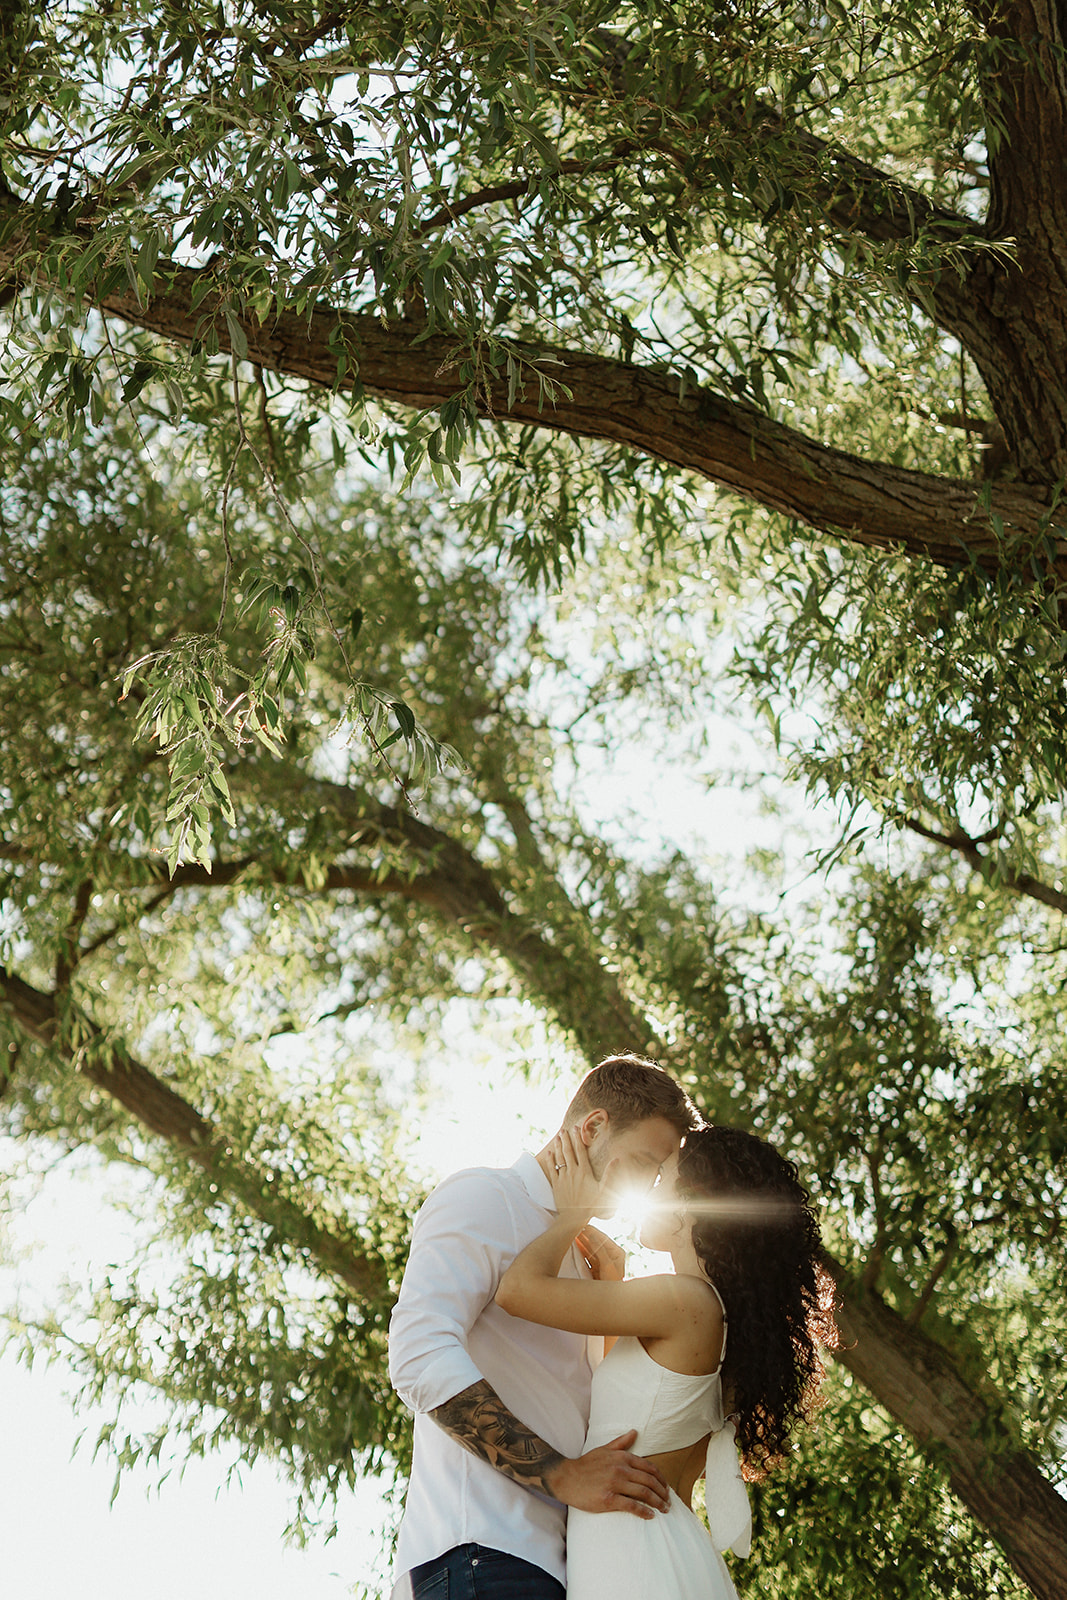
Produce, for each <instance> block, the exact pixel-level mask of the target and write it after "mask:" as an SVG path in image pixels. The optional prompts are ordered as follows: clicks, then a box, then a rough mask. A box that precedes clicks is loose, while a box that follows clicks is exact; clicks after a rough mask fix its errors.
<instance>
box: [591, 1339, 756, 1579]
mask: <svg viewBox="0 0 1067 1600" xmlns="http://www.w3.org/2000/svg"><path fill="white" fill-rule="evenodd" d="M725 1353H726V1341H725V1329H724V1338H723V1354H724V1355H725ZM721 1370H722V1366H721V1360H720V1366H719V1369H718V1371H716V1372H713V1373H711V1374H709V1375H707V1376H702V1377H690V1376H688V1375H686V1374H685V1373H681V1372H670V1371H669V1370H668V1369H667V1368H666V1367H661V1366H660V1365H659V1364H658V1363H657V1362H655V1361H653V1359H652V1357H651V1356H650V1355H649V1354H648V1352H647V1351H646V1350H645V1348H644V1346H643V1345H642V1344H641V1342H640V1341H639V1340H638V1339H634V1338H624V1339H620V1340H619V1341H618V1342H617V1343H616V1344H615V1345H614V1346H613V1347H612V1349H611V1350H610V1351H609V1353H608V1354H607V1356H606V1357H605V1358H604V1360H603V1361H602V1362H601V1364H600V1366H599V1367H598V1368H597V1370H596V1372H595V1374H594V1376H593V1393H592V1400H591V1406H590V1413H589V1431H588V1433H587V1434H586V1440H585V1448H586V1449H587V1450H593V1449H596V1448H597V1446H599V1445H603V1444H608V1443H609V1442H610V1440H612V1439H617V1438H618V1436H619V1435H620V1434H621V1433H625V1432H626V1431H627V1429H629V1428H636V1429H637V1439H636V1442H635V1443H634V1444H633V1445H632V1446H631V1449H632V1450H633V1451H634V1452H635V1453H636V1454H637V1455H654V1454H656V1453H657V1452H659V1451H663V1450H679V1449H681V1448H683V1447H684V1446H686V1445H692V1444H695V1443H696V1442H697V1440H698V1439H702V1438H703V1437H704V1435H705V1434H706V1433H709V1432H710V1433H711V1440H710V1443H709V1445H708V1461H707V1477H706V1481H705V1494H706V1502H707V1510H708V1526H709V1527H710V1529H711V1533H710V1534H709V1532H708V1529H707V1528H705V1527H704V1524H703V1523H702V1522H701V1521H700V1519H699V1518H698V1517H697V1516H696V1515H695V1514H694V1513H693V1512H692V1511H690V1509H689V1507H688V1506H687V1505H686V1504H685V1502H684V1501H683V1500H681V1499H679V1497H678V1495H676V1494H675V1493H674V1491H673V1489H672V1490H671V1504H670V1510H669V1511H665V1512H661V1511H658V1512H657V1513H656V1516H655V1519H654V1520H653V1521H649V1520H647V1519H645V1518H643V1517H635V1516H634V1515H633V1514H632V1512H629V1511H610V1512H601V1513H599V1514H597V1515H594V1514H593V1513H591V1512H584V1511H575V1510H573V1509H572V1510H571V1512H570V1514H569V1516H568V1518H567V1600H737V1591H736V1590H735V1588H734V1586H733V1583H732V1582H731V1580H730V1574H729V1572H728V1571H727V1568H726V1563H725V1562H724V1561H723V1558H722V1555H721V1554H720V1552H721V1551H723V1550H731V1549H732V1550H733V1551H735V1552H736V1554H738V1555H742V1556H744V1555H747V1554H748V1552H749V1548H750V1545H751V1538H752V1519H751V1514H750V1511H749V1504H748V1494H747V1491H746V1489H745V1485H744V1481H743V1479H742V1477H741V1467H740V1463H739V1461H738V1455H737V1447H736V1445H735V1444H734V1425H733V1423H732V1422H727V1421H726V1420H725V1419H724V1417H723V1405H722V1382H721V1378H720V1373H721Z"/></svg>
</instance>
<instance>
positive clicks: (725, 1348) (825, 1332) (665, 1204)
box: [496, 1127, 836, 1600]
mask: <svg viewBox="0 0 1067 1600" xmlns="http://www.w3.org/2000/svg"><path fill="white" fill-rule="evenodd" d="M553 1157H554V1164H555V1167H556V1173H555V1177H554V1179H553V1184H552V1187H553V1193H554V1196H555V1200H556V1206H557V1220H556V1221H555V1222H554V1223H553V1224H552V1226H551V1227H550V1228H548V1230H547V1231H546V1232H545V1233H543V1234H542V1235H541V1236H540V1238H538V1239H535V1240H534V1241H533V1243H532V1244H530V1245H528V1246H527V1247H526V1249H525V1250H523V1251H522V1253H521V1254H520V1255H518V1256H517V1257H516V1258H515V1261H514V1262H513V1263H512V1265H511V1266H510V1267H509V1268H508V1270H507V1272H506V1273H505V1274H504V1277H503V1279H502V1280H501V1283H500V1288H499V1290H498V1292H497V1296H496V1299H497V1304H498V1305H500V1306H502V1307H503V1309H504V1310H505V1311H508V1312H510V1313H511V1314H512V1315H513V1316H517V1317H525V1318H526V1319H527V1321H530V1322H538V1323H543V1324H547V1325H548V1326H550V1327H557V1328H565V1329H567V1330H568V1331H570V1332H574V1333H588V1334H604V1335H606V1336H608V1337H609V1338H611V1337H612V1336H615V1342H614V1344H613V1345H612V1348H611V1349H610V1351H609V1354H608V1355H607V1357H606V1358H605V1360H604V1361H603V1363H602V1364H601V1365H600V1366H599V1367H598V1368H597V1371H596V1373H595V1375H594V1378H593V1393H592V1403H591V1409H590V1417H589V1432H588V1435H587V1437H586V1448H587V1449H593V1448H595V1447H596V1446H597V1445H601V1444H605V1443H607V1441H608V1440H610V1439H613V1438H615V1437H617V1436H618V1435H619V1434H620V1433H622V1432H624V1431H625V1430H626V1429H628V1428H637V1430H638V1436H637V1440H636V1442H635V1443H634V1445H633V1446H632V1448H633V1450H634V1451H635V1452H637V1453H638V1454H640V1455H643V1456H645V1457H647V1458H648V1459H649V1460H651V1461H654V1462H655V1464H656V1465H657V1466H658V1468H659V1469H660V1471H661V1472H662V1473H663V1476H664V1478H665V1479H666V1480H667V1483H668V1484H669V1485H670V1488H671V1505H670V1510H669V1511H668V1512H667V1513H665V1514H663V1515H659V1516H657V1517H656V1518H655V1519H654V1520H653V1521H651V1522H649V1521H642V1520H641V1519H639V1518H637V1517H634V1516H629V1515H627V1514H626V1513H624V1512H607V1513H601V1514H600V1515H595V1516H594V1515H592V1514H591V1513H586V1512H581V1511H574V1510H572V1511H571V1513H570V1517H569V1520H568V1525H567V1595H568V1600H602V1597H603V1596H605V1595H610V1596H611V1597H612V1600H631V1597H632V1600H649V1597H652V1596H655V1597H656V1600H735V1590H734V1587H733V1584H732V1583H731V1581H730V1577H729V1573H728V1572H727V1569H726V1564H725V1562H724V1561H723V1559H722V1554H721V1552H722V1551H723V1550H727V1549H731V1548H732V1549H733V1550H734V1551H735V1552H736V1553H737V1554H739V1555H747V1553H748V1548H749V1539H750V1532H751V1521H750V1518H749V1512H748V1498H747V1494H746V1491H745V1487H744V1483H743V1482H742V1479H741V1474H740V1468H739V1462H738V1449H739V1450H740V1454H741V1457H742V1459H743V1460H744V1464H745V1471H746V1475H747V1476H748V1477H750V1478H752V1477H757V1476H759V1475H760V1474H761V1473H762V1471H764V1470H765V1469H766V1468H767V1467H768V1466H770V1465H772V1464H773V1463H774V1462H775V1461H776V1460H778V1459H780V1457H781V1456H782V1455H783V1453H784V1451H785V1446H786V1442H787V1439H788V1437H789V1434H790V1431H791V1429H792V1427H793V1425H794V1424H795V1423H796V1421H797V1420H798V1419H800V1418H802V1417H805V1416H808V1415H810V1413H811V1411H812V1409H813V1407H814V1403H815V1399H816V1395H817V1391H818V1386H819V1383H820V1380H821V1378H822V1370H823V1369H822V1362H821V1360H820V1357H819V1351H818V1345H819V1344H820V1343H822V1344H826V1345H829V1346H832V1345H833V1344H835V1343H836V1330H835V1328H834V1321H833V1287H832V1283H831V1281H830V1279H829V1277H828V1275H827V1273H826V1272H825V1270H824V1269H823V1268H822V1267H821V1266H820V1264H819V1254H820V1246H819V1232H818V1225H817V1223H816V1221H815V1216H814V1213H813V1212H812V1209H811V1206H810V1205H809V1203H808V1197H807V1194H806V1192H805V1191H804V1189H803V1188H802V1187H801V1185H800V1182H799V1179H798V1177H797V1170H796V1168H795V1167H794V1166H793V1164H792V1162H790V1161H786V1160H785V1159H784V1158H783V1157H782V1156H780V1155H779V1154H778V1152H777V1151H776V1150H775V1149H774V1148H773V1146H771V1145H769V1144H766V1143H765V1142H764V1141H763V1140H762V1139H757V1138H755V1137H754V1136H753V1135H752V1134H748V1133H744V1132H742V1131H741V1130H740V1129H739V1128H713V1127H709V1128H701V1129H699V1130H698V1131H697V1132H695V1133H691V1134H689V1135H687V1137H686V1141H685V1144H684V1146H683V1147H682V1150H681V1152H680V1154H679V1156H678V1157H677V1158H676V1160H675V1161H672V1162H671V1163H670V1165H669V1167H668V1168H665V1169H664V1172H663V1176H662V1179H661V1182H660V1184H659V1186H658V1187H657V1189H656V1190H655V1197H656V1204H655V1205H654V1207H653V1209H652V1213H651V1220H650V1221H649V1222H648V1223H646V1225H645V1227H644V1228H643V1230H642V1235H641V1240H642V1243H643V1244H645V1245H647V1246H648V1247H649V1248H650V1249H653V1250H664V1251H668V1252H669V1253H670V1255H671V1257H672V1259H673V1262H674V1273H673V1274H665V1275H663V1276H660V1277H653V1278H632V1279H630V1280H628V1281H625V1282H624V1281H621V1271H619V1270H618V1267H617V1264H614V1263H613V1261H612V1251H611V1247H610V1245H609V1242H608V1241H606V1240H603V1236H601V1235H599V1234H598V1232H597V1230H596V1229H592V1228H588V1223H589V1219H590V1217H592V1216H593V1215H595V1214H598V1213H599V1212H600V1208H601V1203H602V1197H603V1195H604V1191H605V1190H610V1188H611V1179H612V1168H611V1167H610V1166H609V1167H608V1169H607V1171H606V1172H605V1173H604V1174H603V1177H602V1179H601V1180H600V1181H598V1180H597V1179H596V1178H595V1177H594V1175H593V1171H592V1168H591V1166H590V1164H589V1155H588V1152H587V1151H586V1149H585V1147H584V1145H583V1144H582V1143H581V1141H580V1140H575V1139H574V1138H573V1137H572V1135H571V1133H570V1132H569V1130H564V1132H563V1133H562V1134H561V1135H559V1136H558V1137H557V1139H556V1141H555V1144H554V1146H553ZM601 1214H602V1213H601ZM583 1230H586V1242H587V1243H589V1244H590V1246H591V1249H592V1250H593V1251H596V1252H597V1253H598V1254H599V1255H600V1256H601V1257H602V1258H604V1257H606V1259H607V1261H608V1262H609V1266H608V1268H607V1271H605V1270H603V1268H602V1269H601V1271H600V1275H599V1277H598V1278H596V1279H595V1280H592V1281H585V1282H577V1281H574V1280H571V1279H563V1278H558V1277H557V1273H558V1271H559V1267H560V1264H561V1263H562V1261H563V1258H564V1256H565V1255H566V1253H567V1251H568V1250H569V1249H570V1246H571V1243H572V1241H573V1240H574V1239H575V1238H576V1237H577V1236H578V1235H579V1234H581V1233H582V1231H583ZM594 1235H595V1236H596V1237H595V1238H593V1236H594ZM728 1333H729V1338H728V1337H727V1334H728ZM724 1392H725V1395H726V1397H727V1399H726V1402H725V1403H724V1398H723V1396H724ZM726 1411H729V1417H728V1418H727V1416H726V1415H725V1413H726ZM735 1439H736V1444H735ZM705 1473H706V1487H705V1500H706V1504H707V1510H708V1525H709V1528H710V1530H711V1537H710V1538H709V1535H708V1532H707V1531H706V1530H705V1528H704V1526H703V1524H702V1523H701V1522H700V1521H699V1520H698V1519H697V1518H696V1517H695V1516H694V1514H693V1512H692V1511H691V1509H690V1503H689V1502H690V1495H691V1494H692V1491H693V1487H694V1485H695V1483H696V1481H697V1479H698V1478H699V1477H701V1476H702V1475H704V1474H705Z"/></svg>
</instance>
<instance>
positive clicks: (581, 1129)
mask: <svg viewBox="0 0 1067 1600" xmlns="http://www.w3.org/2000/svg"><path fill="white" fill-rule="evenodd" d="M608 1121H609V1118H608V1114H607V1112H606V1111H590V1113H589V1115H588V1116H586V1117H583V1118H582V1120H581V1122H579V1124H578V1129H577V1132H578V1137H579V1139H580V1140H581V1141H582V1143H583V1144H584V1145H585V1146H586V1147H587V1148H588V1146H589V1145H591V1144H592V1142H593V1140H594V1139H595V1138H596V1137H597V1135H598V1134H600V1133H601V1132H602V1131H603V1130H604V1129H606V1128H607V1125H608Z"/></svg>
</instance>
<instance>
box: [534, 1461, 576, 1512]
mask: <svg viewBox="0 0 1067 1600" xmlns="http://www.w3.org/2000/svg"><path fill="white" fill-rule="evenodd" d="M573 1465H574V1463H573V1461H572V1460H571V1458H570V1457H569V1456H553V1458H552V1461H551V1463H550V1464H548V1465H546V1466H545V1467H543V1468H542V1471H541V1482H542V1483H543V1484H544V1486H545V1488H546V1489H547V1490H548V1493H549V1494H550V1495H551V1496H552V1498H553V1500H559V1501H560V1502H561V1503H562V1504H563V1505H567V1504H568V1503H569V1502H568V1500H567V1482H568V1476H569V1470H570V1468H571V1467H572V1466H573Z"/></svg>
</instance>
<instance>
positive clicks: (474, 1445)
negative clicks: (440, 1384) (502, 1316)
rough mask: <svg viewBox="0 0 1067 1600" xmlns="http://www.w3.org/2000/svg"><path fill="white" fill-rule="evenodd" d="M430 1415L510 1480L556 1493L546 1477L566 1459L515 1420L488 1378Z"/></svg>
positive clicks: (479, 1457) (472, 1451) (466, 1447)
mask: <svg viewBox="0 0 1067 1600" xmlns="http://www.w3.org/2000/svg"><path fill="white" fill-rule="evenodd" d="M430 1415H431V1417H432V1418H433V1420H434V1421H435V1422H436V1423H437V1425H438V1427H439V1428H443V1429H444V1430H445V1432H446V1433H447V1434H448V1435H449V1437H450V1438H452V1439H455V1441H456V1443H457V1444H461V1445H463V1447H464V1449H466V1450H469V1451H470V1452H471V1454H472V1455H476V1456H477V1457H478V1459H479V1460H480V1461H487V1462H488V1463H489V1465H490V1466H491V1467H495V1468H496V1470H497V1472H502V1473H503V1474H504V1476H505V1477H506V1478H514V1479H515V1482H516V1483H521V1484H522V1485H523V1487H524V1488H527V1489H540V1490H541V1491H542V1493H544V1494H548V1495H550V1494H551V1493H552V1491H551V1489H549V1487H548V1485H547V1484H546V1483H545V1477H546V1476H547V1474H548V1473H550V1472H551V1471H552V1470H553V1468H555V1467H557V1466H558V1465H559V1464H560V1462H561V1461H562V1460H563V1457H562V1456H561V1455H560V1453H559V1451H558V1450H553V1449H552V1447H551V1445H548V1444H546V1443H545V1441H544V1440H543V1439H539V1438H538V1436H537V1434H536V1433H532V1432H531V1431H530V1429H529V1428H527V1427H526V1425H525V1423H522V1422H520V1421H519V1419H518V1417H515V1416H513V1415H512V1413H511V1412H510V1411H509V1410H508V1408H507V1406H506V1405H505V1404H504V1402H503V1400H501V1398H500V1396H499V1395H498V1394H497V1393H496V1390H495V1389H493V1388H492V1387H491V1386H490V1385H489V1384H488V1383H487V1382H486V1380H485V1379H484V1378H482V1379H480V1381H479V1382H478V1383H472V1384H471V1386H470V1388H469V1389H464V1390H463V1393H462V1394H457V1395H455V1396H454V1397H453V1398H452V1399H451V1400H446V1401H445V1403H444V1405H443V1406H438V1407H437V1408H436V1410H434V1411H431V1412H430Z"/></svg>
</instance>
